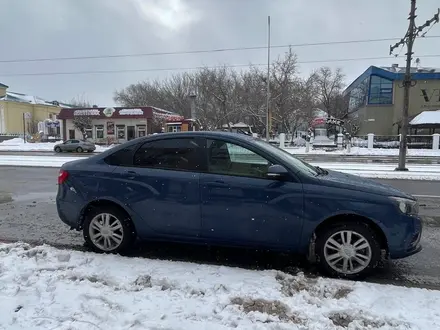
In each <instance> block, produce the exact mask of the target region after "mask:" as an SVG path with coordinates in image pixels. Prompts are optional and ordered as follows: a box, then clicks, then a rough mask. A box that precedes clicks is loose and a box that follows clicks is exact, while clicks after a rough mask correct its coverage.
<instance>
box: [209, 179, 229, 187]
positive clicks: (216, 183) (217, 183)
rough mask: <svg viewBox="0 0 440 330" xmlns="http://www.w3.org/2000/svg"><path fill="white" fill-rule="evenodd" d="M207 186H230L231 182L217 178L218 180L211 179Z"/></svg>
mask: <svg viewBox="0 0 440 330" xmlns="http://www.w3.org/2000/svg"><path fill="white" fill-rule="evenodd" d="M206 185H207V186H210V187H215V188H226V187H229V184H227V183H225V182H224V181H221V180H216V181H210V182H207V183H206Z"/></svg>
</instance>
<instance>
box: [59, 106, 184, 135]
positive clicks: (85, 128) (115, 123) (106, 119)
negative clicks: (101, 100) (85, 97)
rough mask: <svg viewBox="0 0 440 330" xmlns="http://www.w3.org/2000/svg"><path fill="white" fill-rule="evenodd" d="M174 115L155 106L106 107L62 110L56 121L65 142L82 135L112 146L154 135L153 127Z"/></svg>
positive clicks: (155, 128) (155, 130) (154, 128)
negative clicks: (59, 122) (58, 122)
mask: <svg viewBox="0 0 440 330" xmlns="http://www.w3.org/2000/svg"><path fill="white" fill-rule="evenodd" d="M175 116H176V114H175V113H173V112H171V111H167V110H163V109H159V108H155V107H108V108H74V109H62V110H61V112H60V114H59V116H58V119H59V120H61V127H62V128H61V132H62V138H63V139H64V140H68V139H83V137H84V136H85V137H86V139H87V140H90V141H93V142H95V143H97V144H112V143H124V142H126V141H128V140H132V139H135V138H138V137H141V136H145V135H147V134H152V133H156V132H157V130H158V128H157V127H156V126H161V125H160V123H161V122H165V121H166V120H167V119H168V118H174V117H175ZM159 131H160V127H159Z"/></svg>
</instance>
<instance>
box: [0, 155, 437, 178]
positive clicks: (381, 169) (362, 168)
mask: <svg viewBox="0 0 440 330" xmlns="http://www.w3.org/2000/svg"><path fill="white" fill-rule="evenodd" d="M78 159H84V157H78V156H74V155H72V156H71V157H66V156H62V157H58V156H17V155H0V166H1V165H3V166H31V167H32V166H40V167H61V166H62V165H63V164H65V163H67V162H70V161H73V160H78ZM311 164H312V165H316V166H320V167H322V168H326V169H329V170H335V171H339V172H344V173H348V174H355V175H358V176H362V177H365V178H377V179H406V180H440V166H438V165H419V164H416V165H412V164H409V165H408V169H409V171H408V172H397V171H395V170H394V169H395V167H396V164H377V163H328V162H325V163H320V162H311Z"/></svg>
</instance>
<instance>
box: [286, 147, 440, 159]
mask: <svg viewBox="0 0 440 330" xmlns="http://www.w3.org/2000/svg"><path fill="white" fill-rule="evenodd" d="M285 150H286V151H288V152H290V153H291V154H294V155H317V154H319V155H350V156H398V155H399V149H398V148H396V149H385V148H374V149H368V148H359V147H352V148H351V151H350V152H347V150H346V149H344V150H332V151H325V150H324V149H315V150H314V149H311V150H310V151H309V152H306V148H305V147H300V148H285ZM407 155H408V156H414V157H432V156H440V150H430V149H408V154H407Z"/></svg>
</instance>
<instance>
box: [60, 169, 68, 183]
mask: <svg viewBox="0 0 440 330" xmlns="http://www.w3.org/2000/svg"><path fill="white" fill-rule="evenodd" d="M68 177H69V172H67V171H65V170H60V172H59V174H58V184H63V183H64V182H66V180H67V178H68Z"/></svg>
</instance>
